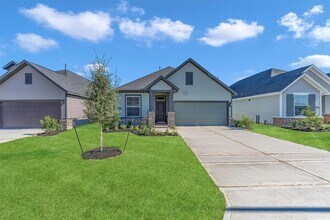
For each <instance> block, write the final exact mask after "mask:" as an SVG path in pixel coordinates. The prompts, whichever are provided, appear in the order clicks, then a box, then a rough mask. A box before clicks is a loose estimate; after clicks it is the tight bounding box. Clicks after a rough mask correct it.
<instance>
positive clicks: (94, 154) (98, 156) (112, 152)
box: [81, 147, 123, 160]
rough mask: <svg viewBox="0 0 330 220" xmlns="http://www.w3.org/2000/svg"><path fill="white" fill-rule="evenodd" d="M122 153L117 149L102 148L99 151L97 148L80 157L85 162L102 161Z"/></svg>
mask: <svg viewBox="0 0 330 220" xmlns="http://www.w3.org/2000/svg"><path fill="white" fill-rule="evenodd" d="M122 153H123V152H122V150H121V149H119V148H118V147H103V151H101V148H100V147H98V148H94V149H92V150H89V151H86V152H85V153H83V154H82V155H81V156H82V158H83V159H85V160H102V159H106V158H109V157H116V156H118V155H120V154H122Z"/></svg>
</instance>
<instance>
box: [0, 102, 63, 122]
mask: <svg viewBox="0 0 330 220" xmlns="http://www.w3.org/2000/svg"><path fill="white" fill-rule="evenodd" d="M47 115H49V116H51V117H53V118H56V119H58V120H59V119H60V118H61V102H59V101H56V102H33V101H31V102H3V103H2V127H4V128H20V127H21V128H29V127H31V128H34V127H35V128H37V127H41V125H40V120H41V119H43V118H44V117H45V116H47Z"/></svg>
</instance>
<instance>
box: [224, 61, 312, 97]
mask: <svg viewBox="0 0 330 220" xmlns="http://www.w3.org/2000/svg"><path fill="white" fill-rule="evenodd" d="M310 66H311V65H310ZM310 66H305V67H301V68H299V69H295V70H292V71H288V72H285V73H282V74H279V75H277V76H273V77H271V73H272V69H269V70H265V71H263V72H260V73H257V74H255V75H253V76H250V77H247V78H245V79H242V80H240V81H238V82H236V83H234V84H233V85H231V86H230V88H231V89H233V90H234V91H235V92H237V96H235V97H234V98H242V97H247V96H253V95H261V94H266V93H272V92H279V91H282V90H283V89H284V88H285V87H287V86H288V85H290V83H292V82H293V81H294V80H295V79H297V78H298V77H299V76H301V75H302V74H303V72H304V71H305V70H306V69H308V68H309V67H310Z"/></svg>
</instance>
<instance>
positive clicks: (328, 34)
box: [310, 19, 330, 42]
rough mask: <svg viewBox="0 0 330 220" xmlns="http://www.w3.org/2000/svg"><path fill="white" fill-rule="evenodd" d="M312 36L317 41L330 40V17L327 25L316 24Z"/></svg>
mask: <svg viewBox="0 0 330 220" xmlns="http://www.w3.org/2000/svg"><path fill="white" fill-rule="evenodd" d="M310 36H311V37H312V38H313V39H314V40H317V41H322V42H330V19H328V20H327V22H326V24H325V26H323V27H322V26H316V27H315V28H314V29H313V30H312V31H311V33H310Z"/></svg>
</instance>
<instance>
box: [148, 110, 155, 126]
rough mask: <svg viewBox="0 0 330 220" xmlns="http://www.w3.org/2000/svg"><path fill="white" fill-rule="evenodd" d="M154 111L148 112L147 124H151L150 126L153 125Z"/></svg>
mask: <svg viewBox="0 0 330 220" xmlns="http://www.w3.org/2000/svg"><path fill="white" fill-rule="evenodd" d="M155 119H156V118H155V112H153V111H149V112H148V124H149V125H151V126H152V127H154V126H155Z"/></svg>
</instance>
